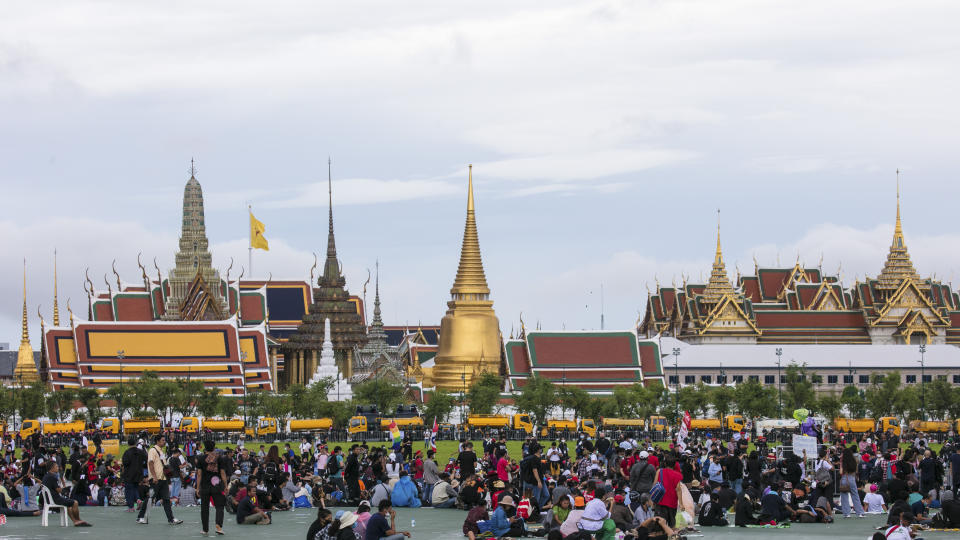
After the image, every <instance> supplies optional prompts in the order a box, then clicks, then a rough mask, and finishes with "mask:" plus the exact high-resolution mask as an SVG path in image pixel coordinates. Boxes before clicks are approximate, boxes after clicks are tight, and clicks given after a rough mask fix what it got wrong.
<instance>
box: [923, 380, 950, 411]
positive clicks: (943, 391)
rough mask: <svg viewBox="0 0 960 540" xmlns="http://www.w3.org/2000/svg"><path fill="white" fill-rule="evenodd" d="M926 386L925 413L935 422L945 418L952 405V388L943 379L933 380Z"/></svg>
mask: <svg viewBox="0 0 960 540" xmlns="http://www.w3.org/2000/svg"><path fill="white" fill-rule="evenodd" d="M926 386H927V388H926V398H927V399H926V401H927V413H928V414H929V415H930V416H931V417H932V418H934V419H935V420H943V419H945V418H947V417H948V416H947V415H948V414H949V412H950V406H951V405H952V404H953V387H952V386H950V383H948V382H947V381H946V380H944V379H934V380H932V381H930V382H929V383H927V385H926Z"/></svg>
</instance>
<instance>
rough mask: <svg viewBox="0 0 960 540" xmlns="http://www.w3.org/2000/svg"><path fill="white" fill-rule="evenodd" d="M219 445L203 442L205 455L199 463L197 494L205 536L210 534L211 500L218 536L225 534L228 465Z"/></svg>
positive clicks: (201, 524) (207, 441)
mask: <svg viewBox="0 0 960 540" xmlns="http://www.w3.org/2000/svg"><path fill="white" fill-rule="evenodd" d="M216 447H217V445H216V444H215V443H214V442H213V441H211V440H209V439H208V440H206V441H204V442H203V449H204V454H203V455H202V456H201V457H200V460H199V462H198V463H197V493H199V497H200V527H201V529H202V530H203V534H204V535H206V534H209V532H210V499H213V506H214V508H215V509H216V525H217V534H221V535H222V534H223V507H224V505H225V504H226V499H225V498H224V494H223V490H224V489H225V488H226V485H227V464H226V463H224V460H223V458H222V457H221V456H220V453H219V452H217V450H216Z"/></svg>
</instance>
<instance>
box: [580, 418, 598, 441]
mask: <svg viewBox="0 0 960 540" xmlns="http://www.w3.org/2000/svg"><path fill="white" fill-rule="evenodd" d="M580 431H581V432H583V433H584V434H586V435H587V437H596V436H597V424H596V423H595V422H594V421H593V418H582V419H580Z"/></svg>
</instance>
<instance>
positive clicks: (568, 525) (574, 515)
mask: <svg viewBox="0 0 960 540" xmlns="http://www.w3.org/2000/svg"><path fill="white" fill-rule="evenodd" d="M584 506H586V501H584V500H583V497H580V496H577V497H574V499H573V510H570V513H568V514H567V519H565V520H564V521H563V523H562V524H561V525H560V532H561V533H563V536H564V537H567V536H570V535H571V534H574V533H575V532H577V531H578V530H579V529H578V528H577V522H578V521H580V517H581V516H583V507H584Z"/></svg>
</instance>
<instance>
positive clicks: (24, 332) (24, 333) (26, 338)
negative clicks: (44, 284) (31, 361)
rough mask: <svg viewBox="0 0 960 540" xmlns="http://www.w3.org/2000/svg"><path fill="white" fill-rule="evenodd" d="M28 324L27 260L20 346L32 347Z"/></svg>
mask: <svg viewBox="0 0 960 540" xmlns="http://www.w3.org/2000/svg"><path fill="white" fill-rule="evenodd" d="M27 325H28V322H27V260H26V259H24V260H23V320H22V321H21V322H20V345H23V344H24V343H26V344H27V345H30V328H28V326H27Z"/></svg>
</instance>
